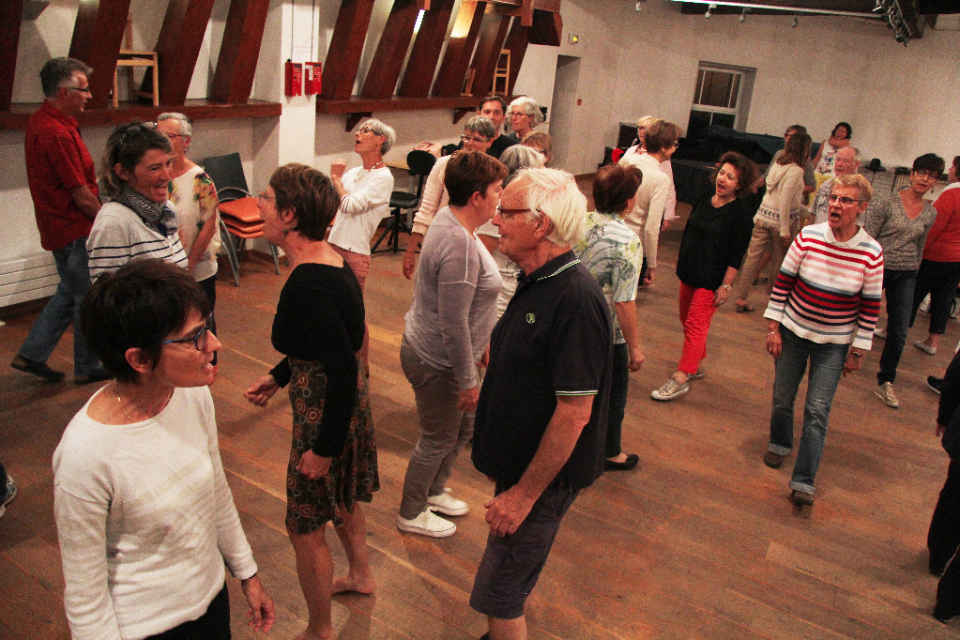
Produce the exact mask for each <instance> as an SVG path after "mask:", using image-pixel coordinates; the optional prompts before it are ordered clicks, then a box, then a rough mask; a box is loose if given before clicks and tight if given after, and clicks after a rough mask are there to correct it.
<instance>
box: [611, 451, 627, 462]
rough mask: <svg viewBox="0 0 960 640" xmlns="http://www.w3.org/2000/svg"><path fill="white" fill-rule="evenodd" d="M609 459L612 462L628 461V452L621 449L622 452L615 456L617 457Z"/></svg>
mask: <svg viewBox="0 0 960 640" xmlns="http://www.w3.org/2000/svg"><path fill="white" fill-rule="evenodd" d="M607 460H609V461H610V462H626V461H627V454H625V453H623V452H622V451H621V452H620V455H618V456H615V457H613V458H607Z"/></svg>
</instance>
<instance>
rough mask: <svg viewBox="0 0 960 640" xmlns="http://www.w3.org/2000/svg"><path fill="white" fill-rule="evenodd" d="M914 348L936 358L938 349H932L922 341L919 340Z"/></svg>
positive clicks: (914, 344)
mask: <svg viewBox="0 0 960 640" xmlns="http://www.w3.org/2000/svg"><path fill="white" fill-rule="evenodd" d="M913 346H915V347H916V348H917V349H920V351H923V352H924V353H929V354H930V355H931V356H934V355H936V354H937V348H936V347H931V346H930V345H928V344H927V343H926V342H924V341H922V340H917V341H916V342H914V343H913Z"/></svg>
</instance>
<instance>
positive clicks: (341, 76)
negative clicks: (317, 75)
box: [320, 0, 374, 100]
mask: <svg viewBox="0 0 960 640" xmlns="http://www.w3.org/2000/svg"><path fill="white" fill-rule="evenodd" d="M373 3H374V0H343V4H341V5H340V13H339V14H338V15H337V24H336V26H335V27H334V29H333V38H331V40H330V49H329V50H328V52H327V59H326V61H324V64H323V89H322V91H321V94H320V95H321V97H323V98H326V99H328V100H345V99H347V98H349V97H350V95H351V94H352V93H353V83H354V81H355V80H356V79H357V69H358V67H359V66H360V58H361V56H362V55H363V43H364V41H365V40H366V38H367V28H368V27H369V26H370V15H371V14H372V13H373Z"/></svg>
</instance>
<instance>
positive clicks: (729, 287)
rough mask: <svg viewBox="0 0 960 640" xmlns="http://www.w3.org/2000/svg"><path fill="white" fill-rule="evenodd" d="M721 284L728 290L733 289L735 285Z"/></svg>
mask: <svg viewBox="0 0 960 640" xmlns="http://www.w3.org/2000/svg"><path fill="white" fill-rule="evenodd" d="M721 286H722V287H723V288H724V289H726V290H727V291H732V290H733V286H732V285H729V284H725V285H721Z"/></svg>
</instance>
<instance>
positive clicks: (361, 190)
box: [329, 118, 397, 374]
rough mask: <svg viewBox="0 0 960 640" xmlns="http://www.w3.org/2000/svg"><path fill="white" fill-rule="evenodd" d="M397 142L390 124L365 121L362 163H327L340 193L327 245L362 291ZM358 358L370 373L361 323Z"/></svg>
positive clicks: (358, 147)
mask: <svg viewBox="0 0 960 640" xmlns="http://www.w3.org/2000/svg"><path fill="white" fill-rule="evenodd" d="M396 141H397V134H396V132H395V131H394V130H393V127H391V126H389V125H386V124H384V123H382V122H380V121H379V120H376V119H373V118H371V119H370V120H367V121H366V122H364V123H363V124H362V125H360V128H359V129H357V133H356V135H355V137H354V151H356V152H357V155H359V156H360V160H361V161H362V163H363V164H362V165H361V166H359V167H354V168H353V169H350V170H349V171H346V168H347V161H346V160H336V161H335V162H334V163H333V164H332V165H330V180H331V182H333V187H334V188H335V189H336V190H337V195H338V196H340V208H339V209H338V210H337V217H336V219H335V220H334V222H333V228H332V229H331V230H330V237H329V242H330V248H332V249H333V250H334V251H336V252H337V253H338V254H340V256H341V257H342V258H343V259H344V261H345V262H346V263H347V264H348V265H349V266H350V270H351V271H353V275H355V276H356V277H357V282H359V283H360V291H363V289H364V285H365V284H366V282H367V274H368V273H369V272H370V238H371V237H372V236H373V234H374V232H375V231H376V230H377V225H379V224H380V221H381V220H382V219H383V218H385V217H387V215H389V214H390V195H391V194H392V193H393V174H392V173H390V168H389V167H388V166H387V165H386V164H384V162H383V156H384V155H385V154H386V153H387V152H388V151H390V148H391V147H392V146H393V143H394V142H396ZM363 326H364V331H363V346H362V347H360V360H361V361H362V362H363V369H364V373H366V374H369V373H370V362H369V352H370V332H369V331H368V330H367V328H366V327H367V325H366V322H364V325H363Z"/></svg>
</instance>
